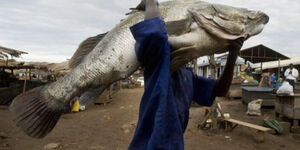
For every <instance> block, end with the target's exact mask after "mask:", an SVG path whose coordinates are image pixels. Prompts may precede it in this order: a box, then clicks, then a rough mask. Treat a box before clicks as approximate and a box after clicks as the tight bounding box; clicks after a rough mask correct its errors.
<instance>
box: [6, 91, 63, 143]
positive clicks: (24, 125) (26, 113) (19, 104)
mask: <svg viewBox="0 0 300 150" xmlns="http://www.w3.org/2000/svg"><path fill="white" fill-rule="evenodd" d="M45 89H46V86H43V87H37V88H34V89H32V90H30V91H27V92H25V93H23V94H20V95H18V96H17V97H16V98H15V99H14V100H13V102H12V104H11V105H10V111H11V112H12V113H13V120H14V121H15V122H16V125H17V126H18V127H20V128H21V129H22V130H23V131H24V132H25V133H26V134H27V135H29V136H31V137H34V138H43V137H45V136H46V135H47V134H48V133H49V132H50V131H52V129H53V128H54V126H55V125H56V123H57V121H58V120H59V118H60V116H61V114H62V112H63V106H64V105H63V103H62V102H61V101H58V100H56V99H55V98H54V97H52V96H50V95H49V93H47V92H46V90H45Z"/></svg>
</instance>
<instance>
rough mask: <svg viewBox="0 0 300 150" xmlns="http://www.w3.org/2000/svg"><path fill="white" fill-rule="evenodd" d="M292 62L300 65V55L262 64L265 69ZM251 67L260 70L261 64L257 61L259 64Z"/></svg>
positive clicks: (285, 65) (283, 65) (287, 64)
mask: <svg viewBox="0 0 300 150" xmlns="http://www.w3.org/2000/svg"><path fill="white" fill-rule="evenodd" d="M291 63H292V64H294V65H300V56H298V57H293V58H291V59H287V60H280V61H270V62H265V63H263V64H262V69H263V70H265V69H272V68H278V67H279V66H280V67H287V66H289V64H291ZM251 67H252V68H256V69H258V70H260V67H261V64H260V63H257V64H254V65H252V66H251Z"/></svg>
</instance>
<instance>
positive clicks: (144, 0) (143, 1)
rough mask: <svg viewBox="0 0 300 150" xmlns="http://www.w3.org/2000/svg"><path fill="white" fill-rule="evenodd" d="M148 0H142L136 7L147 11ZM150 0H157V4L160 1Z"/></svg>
mask: <svg viewBox="0 0 300 150" xmlns="http://www.w3.org/2000/svg"><path fill="white" fill-rule="evenodd" d="M147 1H149V0H142V1H141V3H140V4H138V5H137V6H136V8H135V9H137V10H141V11H145V10H146V5H147V4H146V3H147ZM150 1H155V2H156V5H157V6H158V5H159V3H158V2H157V1H156V0H150Z"/></svg>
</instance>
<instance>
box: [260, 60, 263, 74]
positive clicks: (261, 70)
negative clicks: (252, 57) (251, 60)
mask: <svg viewBox="0 0 300 150" xmlns="http://www.w3.org/2000/svg"><path fill="white" fill-rule="evenodd" d="M262 67H263V63H262V62H261V63H260V73H261V74H262V73H263V69H262Z"/></svg>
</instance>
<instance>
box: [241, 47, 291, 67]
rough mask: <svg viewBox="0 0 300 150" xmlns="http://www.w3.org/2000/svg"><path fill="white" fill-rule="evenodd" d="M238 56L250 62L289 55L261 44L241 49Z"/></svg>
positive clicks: (273, 59) (282, 57) (284, 57)
mask: <svg viewBox="0 0 300 150" xmlns="http://www.w3.org/2000/svg"><path fill="white" fill-rule="evenodd" d="M240 57H242V58H244V59H245V60H246V61H250V62H252V63H260V62H268V61H275V60H279V59H280V60H285V59H289V57H287V56H285V55H283V54H281V53H278V52H277V51H275V50H272V49H271V48H268V47H266V46H264V45H262V44H260V45H257V46H253V47H249V48H246V49H243V50H241V53H240Z"/></svg>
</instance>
